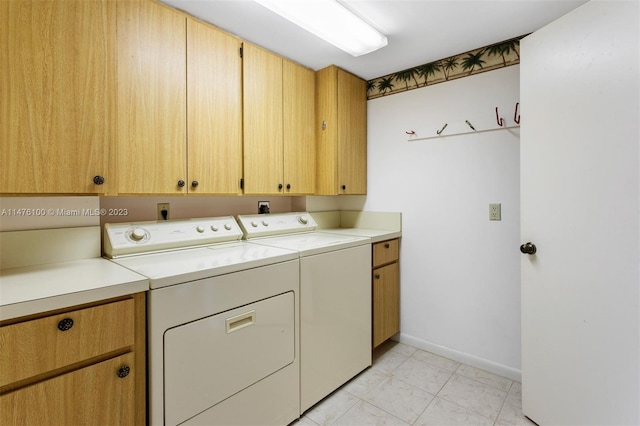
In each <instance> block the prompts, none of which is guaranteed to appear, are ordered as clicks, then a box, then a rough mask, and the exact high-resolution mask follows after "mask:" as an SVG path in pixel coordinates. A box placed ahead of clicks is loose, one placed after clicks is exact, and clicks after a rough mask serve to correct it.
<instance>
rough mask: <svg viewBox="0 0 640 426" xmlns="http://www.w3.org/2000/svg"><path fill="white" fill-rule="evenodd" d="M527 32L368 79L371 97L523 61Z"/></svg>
mask: <svg viewBox="0 0 640 426" xmlns="http://www.w3.org/2000/svg"><path fill="white" fill-rule="evenodd" d="M523 37H525V36H524V35H522V36H520V37H516V38H512V39H510V40H506V41H503V42H500V43H496V44H492V45H490V46H486V47H481V48H479V49H475V50H470V51H468V52H465V53H461V54H459V55H454V56H450V57H448V58H445V59H440V60H438V61H434V62H429V63H428V64H424V65H419V66H417V67H413V68H409V69H407V70H404V71H398V72H395V73H393V74H388V75H385V76H382V77H378V78H374V79H373V80H369V81H367V99H375V98H379V97H381V96H387V95H393V94H396V93H402V92H406V91H408V90H414V89H419V88H421V87H425V86H430V85H433V84H438V83H444V82H446V81H449V80H454V79H457V78H462V77H468V76H470V75H474V74H479V73H481V72H485V71H491V70H494V69H497V68H504V67H509V66H511V65H517V64H519V63H520V52H519V49H520V39H521V38H523Z"/></svg>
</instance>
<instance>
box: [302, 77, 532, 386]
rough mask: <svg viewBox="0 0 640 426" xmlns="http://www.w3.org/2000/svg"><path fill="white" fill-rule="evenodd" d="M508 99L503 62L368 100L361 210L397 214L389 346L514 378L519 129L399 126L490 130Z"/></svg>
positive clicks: (512, 85) (513, 87) (515, 93)
mask: <svg viewBox="0 0 640 426" xmlns="http://www.w3.org/2000/svg"><path fill="white" fill-rule="evenodd" d="M518 98H519V66H513V67H509V68H504V69H501V70H496V71H491V72H486V73H482V74H478V75H475V76H471V77H467V78H463V79H459V80H455V81H451V82H446V83H442V84H438V85H434V86H431V87H426V88H422V89H418V90H413V91H409V92H405V93H402V94H397V95H392V96H389V97H383V98H378V99H375V100H372V101H369V102H368V123H369V125H368V126H369V127H368V179H369V181H368V195H367V197H366V201H365V203H364V209H365V210H370V211H400V212H402V222H403V223H402V235H403V237H402V249H401V259H400V262H401V263H400V265H401V336H400V340H401V341H406V342H408V343H412V344H414V345H417V346H420V347H423V348H425V349H429V350H432V351H435V352H438V353H440V354H443V355H447V356H450V357H454V358H457V359H459V360H461V361H465V362H469V363H471V364H474V365H477V366H479V367H481V368H485V369H488V370H491V371H494V372H497V373H500V374H503V375H506V376H508V377H511V378H514V379H519V378H520V252H519V250H518V247H519V245H520V242H519V234H520V228H519V227H520V210H519V202H520V199H519V129H512V130H499V131H493V132H491V131H490V132H477V133H473V134H464V135H458V136H448V137H440V138H434V139H427V140H415V141H411V142H408V141H407V139H408V138H409V136H407V135H406V134H405V131H410V130H413V131H415V132H416V133H417V137H425V136H431V135H435V131H436V130H439V129H441V128H442V126H443V124H444V123H448V126H447V128H446V129H445V131H443V133H442V134H443V135H445V134H451V133H456V132H465V131H469V130H470V129H469V128H468V127H467V125H466V124H465V123H464V121H465V119H467V120H469V121H470V122H471V123H472V125H474V127H475V128H476V129H477V130H481V129H487V128H495V127H497V124H496V120H495V107H499V111H500V114H501V116H503V117H504V119H505V121H506V124H507V125H513V124H514V122H513V116H514V109H515V104H516V102H517V101H518V100H519V99H518ZM523 119H524V120H526V117H524V118H523ZM354 201H355V203H356V204H357V203H358V200H357V199H355V200H354V199H345V200H344V203H345V204H353V203H354ZM489 203H502V221H499V222H498V221H489V213H488V212H489ZM309 204H310V203H308V205H309ZM348 207H351V206H348ZM343 208H344V209H346V207H344V206H343Z"/></svg>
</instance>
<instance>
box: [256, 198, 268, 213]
mask: <svg viewBox="0 0 640 426" xmlns="http://www.w3.org/2000/svg"><path fill="white" fill-rule="evenodd" d="M269 207H270V204H269V202H268V201H258V213H259V214H263V213H269Z"/></svg>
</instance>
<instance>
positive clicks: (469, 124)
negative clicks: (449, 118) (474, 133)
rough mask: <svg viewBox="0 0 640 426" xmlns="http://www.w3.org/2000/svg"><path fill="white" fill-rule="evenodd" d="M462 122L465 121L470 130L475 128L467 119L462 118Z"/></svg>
mask: <svg viewBox="0 0 640 426" xmlns="http://www.w3.org/2000/svg"><path fill="white" fill-rule="evenodd" d="M464 122H465V123H467V126H469V127H471V130H476V128H475V127H473V126H472V125H471V123H469V120H464Z"/></svg>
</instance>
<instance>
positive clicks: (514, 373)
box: [393, 333, 522, 382]
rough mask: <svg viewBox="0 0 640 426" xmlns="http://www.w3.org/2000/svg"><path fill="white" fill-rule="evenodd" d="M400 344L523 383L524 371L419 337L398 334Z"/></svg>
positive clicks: (395, 337)
mask: <svg viewBox="0 0 640 426" xmlns="http://www.w3.org/2000/svg"><path fill="white" fill-rule="evenodd" d="M393 339H394V340H397V341H398V342H400V343H405V344H407V345H411V346H413V347H416V348H418V349H422V350H425V351H429V352H432V353H434V354H436V355H440V356H443V357H446V358H449V359H452V360H454V361H458V362H461V363H463V364H467V365H471V366H473V367H476V368H479V369H481V370H485V371H489V372H490V373H494V374H497V375H499V376H502V377H506V378H507V379H510V380H515V381H516V382H522V371H521V370H518V369H515V368H513V367H507V366H506V365H502V364H498V363H496V362H493V361H489V360H487V359H484V358H480V357H477V356H475V355H471V354H468V353H465V352H460V351H456V350H455V349H451V348H447V347H445V346H440V345H437V344H435V343H431V342H427V341H425V340H422V339H418V338H417V337H413V336H409V335H408V334H405V333H400V334H397V335H396V336H394V337H393Z"/></svg>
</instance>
